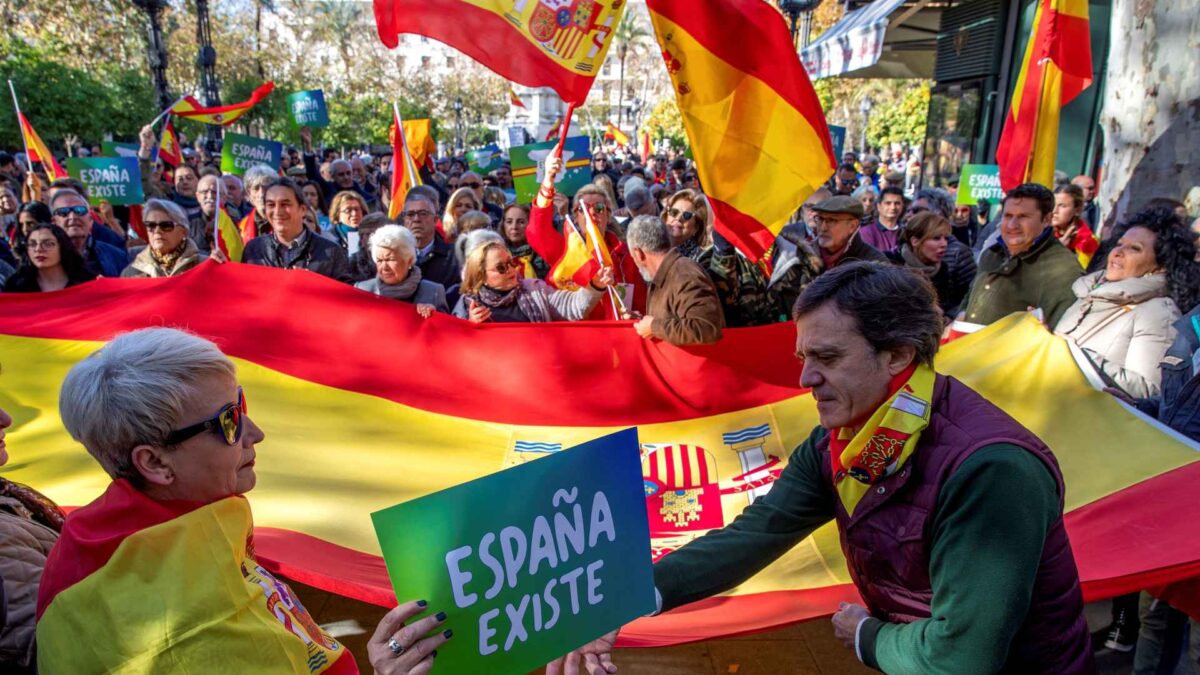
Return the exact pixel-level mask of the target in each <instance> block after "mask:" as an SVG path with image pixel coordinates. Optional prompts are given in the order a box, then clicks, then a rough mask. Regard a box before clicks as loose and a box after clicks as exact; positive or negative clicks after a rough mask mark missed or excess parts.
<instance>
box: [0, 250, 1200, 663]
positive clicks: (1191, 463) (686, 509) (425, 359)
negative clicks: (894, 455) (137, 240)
mask: <svg viewBox="0 0 1200 675" xmlns="http://www.w3.org/2000/svg"><path fill="white" fill-rule="evenodd" d="M214 299H219V302H215V301H214ZM281 299H286V301H281ZM378 300H379V299H378V298H376V297H374V296H372V295H371V294H369V293H363V292H361V291H357V290H355V289H353V288H350V287H349V286H346V285H344V284H339V283H337V282H335V281H332V280H330V279H326V278H324V277H321V276H319V275H316V274H311V273H307V272H303V271H287V270H277V269H272V268H266V267H259V266H255V265H228V264H226V265H220V264H216V263H213V262H206V263H204V264H202V265H200V266H199V267H198V268H196V269H194V270H192V271H190V272H188V273H186V274H184V275H182V276H178V277H171V278H162V279H109V278H105V279H98V280H96V281H92V282H88V283H86V284H81V285H79V286H75V287H72V288H68V289H66V290H64V291H60V292H57V293H42V294H24V293H9V294H2V295H0V354H3V355H4V363H3V365H4V376H3V387H0V407H3V408H4V409H6V410H8V411H10V412H11V413H12V416H13V418H14V420H15V421H14V424H13V426H12V428H11V429H10V430H9V435H8V437H7V440H8V447H9V452H10V453H11V454H12V455H13V458H14V460H13V461H12V462H10V463H9V464H8V465H6V466H4V467H3V468H0V473H2V475H4V477H6V478H10V479H12V480H16V481H19V482H22V483H26V484H29V485H32V486H35V487H37V488H38V489H39V490H41V491H43V492H44V493H45V494H46V495H47V496H49V497H50V498H52V499H54V500H55V501H56V502H58V503H60V504H64V505H68V506H79V505H83V504H87V503H89V502H92V501H93V500H95V499H96V498H97V497H98V496H99V495H101V494H103V493H104V492H105V490H106V489H108V487H109V485H110V483H111V480H110V479H109V477H108V476H107V475H106V474H105V473H104V471H103V470H102V469H101V468H100V467H99V465H98V464H97V463H96V461H95V460H94V459H92V458H91V457H90V456H89V455H88V454H87V453H86V452H85V451H84V450H83V448H81V447H79V445H78V444H77V443H75V442H74V441H73V440H72V439H71V438H70V436H69V435H68V434H67V433H66V431H65V430H64V429H63V426H62V422H61V420H60V418H59V413H58V410H59V408H58V396H59V389H60V387H61V383H62V379H63V377H64V376H65V374H66V372H67V370H68V369H69V368H70V367H71V366H72V365H74V364H75V363H77V362H79V361H80V360H82V359H84V358H86V356H87V355H88V354H90V353H91V352H92V351H94V350H95V349H97V348H98V347H99V346H100V345H101V344H102V342H103V341H105V340H108V339H110V338H111V337H112V336H113V335H115V334H116V333H119V332H122V331H128V330H134V329H137V328H143V327H146V326H164V325H165V326H185V327H187V328H188V329H189V330H191V331H194V332H196V333H198V334H200V335H202V336H204V337H206V338H209V339H212V340H215V341H216V342H217V343H218V344H219V345H220V346H221V348H222V349H223V350H224V351H225V352H226V353H227V354H229V355H230V356H231V358H232V359H233V360H234V362H235V364H236V365H237V370H238V380H239V383H240V384H241V385H242V386H243V388H244V390H245V392H246V397H247V399H248V400H249V401H250V411H251V415H252V417H253V418H254V421H255V423H256V424H258V425H259V426H261V427H262V428H263V429H264V430H265V431H266V440H264V441H263V442H262V443H260V444H259V445H258V448H257V460H256V462H257V469H256V470H257V474H258V487H257V488H256V489H255V490H254V491H252V492H250V493H249V494H248V495H247V498H248V499H249V501H250V503H251V504H252V505H253V509H254V516H255V524H256V525H257V527H256V528H255V530H254V541H255V552H256V553H255V558H256V560H257V561H258V562H259V563H260V564H261V566H262V567H264V568H266V569H267V570H269V571H270V572H271V573H272V574H277V573H284V574H286V575H287V576H288V577H289V578H291V579H295V580H296V581H299V582H301V583H305V584H309V585H313V586H317V587H319V588H322V589H326V590H330V591H333V592H336V593H339V594H342V595H346V596H349V597H353V598H357V599H360V600H364V601H367V602H372V603H375V604H378V605H381V606H391V603H393V602H394V601H395V597H394V595H393V593H392V590H391V585H390V584H389V582H388V577H387V571H386V569H385V567H384V564H383V560H382V559H381V557H380V549H379V543H378V540H377V539H376V537H375V533H374V531H373V529H372V527H371V521H370V518H368V517H367V516H368V514H370V513H372V512H373V511H377V510H379V509H381V508H385V507H387V506H391V505H393V504H395V503H397V502H401V501H407V500H410V499H413V498H416V497H418V496H421V495H424V494H429V493H432V492H435V491H437V490H441V489H443V488H447V487H450V486H452V485H458V484H460V483H464V482H466V481H469V480H472V479H474V478H478V477H480V476H484V475H487V474H490V473H493V472H495V471H498V470H500V469H502V468H504V467H506V466H512V465H514V464H519V463H522V462H527V461H536V458H537V457H541V456H544V454H545V451H546V450H547V449H551V450H553V449H556V448H569V447H571V446H573V445H576V444H578V443H581V442H584V441H586V440H590V439H593V438H596V437H599V436H601V435H604V434H608V433H611V432H612V431H614V430H617V429H622V428H628V427H630V426H637V427H638V434H639V437H640V439H641V443H642V449H643V451H644V453H645V458H644V460H643V463H642V477H643V480H644V481H645V482H646V486H647V489H648V492H647V513H648V517H649V519H650V536H651V544H652V551H653V554H654V555H655V557H661V556H664V555H670V554H671V552H672V551H674V550H676V549H678V548H679V547H681V546H683V545H684V544H686V543H687V542H689V541H691V540H693V539H695V538H696V537H699V536H702V535H703V534H704V533H705V532H707V531H708V530H710V529H712V528H714V527H720V526H722V525H724V524H727V523H729V522H731V521H732V520H733V519H734V518H736V517H737V515H738V514H739V513H741V512H742V510H743V509H744V508H745V507H746V506H747V505H749V504H750V503H751V501H752V500H754V499H755V498H756V497H757V496H758V495H760V494H762V493H764V492H766V491H768V490H770V489H771V486H772V484H773V482H774V481H775V479H776V477H778V475H779V472H780V471H781V470H782V469H783V467H784V466H785V465H786V463H787V460H788V457H789V454H790V452H791V451H792V450H793V449H794V448H796V447H797V446H798V445H799V444H800V443H801V442H802V441H803V440H804V439H805V438H806V437H807V436H808V435H809V433H810V432H811V431H812V429H813V428H814V427H815V426H816V425H817V420H818V416H817V410H816V404H815V402H814V400H813V398H812V396H811V395H810V394H809V392H807V391H806V390H803V389H801V388H799V386H798V381H799V373H800V365H799V363H798V362H797V361H796V360H795V359H794V358H792V357H791V354H792V352H793V351H794V349H795V339H796V330H795V327H794V326H793V325H792V324H788V323H781V324H775V325H771V326H761V327H756V328H745V329H735V330H728V331H726V332H725V336H724V337H723V338H722V340H721V342H719V343H717V344H715V345H708V346H703V347H694V348H687V349H681V348H678V347H674V346H672V345H669V344H666V343H662V342H656V341H652V342H647V341H645V340H642V339H641V338H639V337H638V336H637V335H636V334H635V333H634V332H633V331H632V330H630V329H629V326H628V325H627V324H615V323H586V322H583V323H579V322H576V323H562V324H542V325H538V326H534V325H532V324H505V325H495V326H489V325H484V326H476V325H473V324H470V323H468V322H466V321H462V320H459V319H455V318H453V317H450V316H447V315H442V314H434V315H433V316H431V317H430V318H428V319H422V318H421V317H420V316H419V315H418V314H417V313H416V311H415V310H414V309H413V307H412V306H411V305H408V304H405V303H399V302H393V303H384V302H379V301H378ZM63 317H70V320H69V321H64V320H63ZM381 327H386V330H381ZM347 344H354V345H355V346H356V348H355V349H352V350H347V349H345V345H347ZM380 354H387V355H388V358H386V359H383V360H381V359H379V358H378V355H380ZM1084 361H1085V362H1084V363H1083V364H1080V365H1077V363H1078V362H1077V360H1076V359H1075V358H1074V357H1073V355H1072V352H1071V350H1070V347H1069V346H1068V344H1067V343H1066V342H1065V341H1063V340H1062V339H1061V338H1059V337H1056V336H1054V335H1052V334H1051V333H1049V332H1048V331H1046V330H1045V328H1043V327H1042V326H1041V325H1040V324H1039V323H1038V322H1037V320H1036V319H1034V318H1032V317H1030V316H1028V315H1015V316H1013V317H1009V318H1008V319H1005V320H1003V321H1000V322H997V323H995V324H993V325H991V326H989V327H987V328H985V329H983V330H981V331H979V332H977V333H974V334H971V335H967V336H965V337H961V338H959V339H958V340H956V341H954V342H951V343H950V344H948V345H946V346H945V347H944V348H943V349H942V351H941V352H940V353H939V354H938V356H937V361H936V366H937V369H938V371H939V372H942V373H945V374H949V375H953V376H955V377H957V378H959V379H960V380H963V381H964V382H965V383H966V384H967V385H969V386H970V387H972V388H973V389H975V390H976V391H978V392H980V393H981V394H983V395H984V396H985V397H986V398H988V399H989V400H991V401H992V402H994V403H995V404H997V405H998V406H1000V407H1001V408H1003V409H1004V410H1005V411H1007V412H1008V413H1009V414H1011V415H1012V416H1013V417H1015V418H1016V419H1017V420H1018V421H1019V422H1021V423H1022V424H1024V425H1025V426H1026V427H1028V428H1030V429H1031V430H1033V431H1034V432H1036V433H1037V434H1038V435H1039V436H1040V437H1041V438H1042V439H1043V440H1044V441H1045V442H1046V443H1047V444H1048V445H1049V446H1050V447H1051V448H1052V449H1053V450H1054V452H1055V455H1056V456H1057V458H1058V461H1059V464H1060V466H1061V467H1062V472H1063V476H1064V478H1065V481H1066V490H1067V491H1066V495H1065V507H1064V508H1065V512H1066V515H1065V520H1066V527H1067V529H1068V532H1069V535H1070V539H1071V545H1072V548H1073V551H1074V554H1075V558H1076V560H1077V562H1078V566H1079V573H1080V576H1081V579H1082V581H1083V591H1084V595H1085V598H1086V599H1087V600H1089V601H1092V600H1096V599H1102V598H1106V597H1111V596H1113V595H1117V594H1122V593H1128V592H1131V591H1135V590H1138V589H1140V588H1143V587H1147V586H1153V585H1162V584H1168V583H1170V582H1173V581H1178V580H1180V579H1185V578H1191V577H1195V576H1197V575H1198V574H1200V538H1198V537H1196V536H1195V529H1194V528H1192V527H1188V526H1183V525H1181V524H1186V523H1195V522H1198V521H1200V500H1197V499H1196V498H1195V486H1196V485H1197V484H1200V452H1197V446H1196V445H1195V444H1190V443H1188V442H1186V441H1183V440H1181V439H1180V437H1179V436H1177V435H1172V434H1169V433H1166V432H1164V431H1162V429H1161V427H1158V426H1157V425H1156V423H1154V422H1151V421H1147V420H1145V419H1143V418H1140V417H1138V416H1136V415H1135V414H1134V413H1133V412H1130V411H1129V410H1127V409H1126V408H1125V407H1123V406H1122V404H1120V403H1119V402H1117V401H1116V400H1115V399H1114V398H1112V397H1111V396H1109V395H1107V394H1105V393H1103V392H1101V391H1098V390H1097V389H1096V388H1094V387H1093V385H1091V384H1089V381H1088V380H1087V379H1086V378H1085V372H1084V371H1083V370H1081V368H1082V367H1084V366H1086V365H1087V364H1086V359H1085V360H1084ZM418 363H419V364H421V367H420V368H414V367H413V364H418ZM430 372H437V373H438V377H428V375H427V374H428V373H430ZM514 372H520V373H523V374H527V377H524V378H523V380H522V384H523V386H524V390H526V391H537V392H538V395H537V396H515V395H513V386H512V382H513V378H512V373H514ZM581 382H583V383H586V387H587V391H588V403H587V405H580V403H579V401H580V391H581V389H580V386H581V385H580V383H581ZM397 430H403V431H402V433H397ZM1130 448H1136V449H1137V451H1136V452H1130ZM520 497H521V495H519V494H517V495H497V496H496V498H497V499H519V498H520ZM693 497H694V498H695V499H694V500H693V499H692V498H693ZM239 517H240V516H239ZM158 522H161V523H168V522H169V521H167V520H166V519H160V520H159V521H158ZM143 529H144V528H143ZM1131 533H1134V534H1136V536H1130V535H1131ZM218 541H222V542H224V541H225V540H224V539H219V540H218ZM1145 542H1154V545H1153V546H1147V545H1146V544H1145ZM417 545H419V542H418V543H417ZM168 550H172V549H168ZM174 555H175V553H174V552H173V553H172V556H174ZM172 559H175V558H174V557H173V558H172ZM99 568H100V566H98V565H93V566H92V567H91V568H90V569H99ZM139 569H140V568H139ZM164 573H165V572H164ZM198 573H202V574H206V575H207V574H209V572H208V571H207V570H205V569H201V570H198ZM148 574H151V575H156V574H159V572H157V571H156V568H150V569H149V571H148ZM152 578H158V577H152ZM205 578H206V579H207V577H205ZM188 581H189V583H190V584H195V583H199V580H193V579H188ZM233 581H234V582H237V583H240V580H237V579H234V580H233ZM176 582H177V579H176ZM185 585H186V584H179V583H175V587H173V588H172V589H171V592H172V593H182V592H184V591H185V590H186V589H182V588H181V587H182V586H185ZM59 597H60V598H61V597H63V596H61V595H60V596H59ZM172 597H174V596H172ZM141 599H142V601H143V602H147V603H149V602H158V601H159V597H158V595H157V594H156V593H143V594H142V597H141ZM855 599H856V596H855V592H854V587H853V586H852V585H851V580H850V576H849V573H848V571H847V568H846V563H845V560H844V558H843V556H842V553H841V547H840V545H839V542H838V534H837V530H836V527H835V526H834V525H833V524H832V523H831V524H830V525H829V526H827V527H824V528H822V529H821V530H818V531H817V532H816V533H814V535H813V536H812V537H811V538H810V539H808V540H806V541H805V542H804V543H803V544H801V545H799V546H797V547H795V548H794V549H792V550H791V551H789V552H788V553H787V554H785V555H784V556H783V557H782V558H780V559H779V560H777V561H776V562H774V563H772V564H771V565H769V566H767V567H766V568H764V569H763V570H762V571H760V572H758V573H757V574H755V575H754V576H753V577H751V578H750V579H748V580H747V581H745V582H744V583H743V584H741V585H740V586H738V587H736V588H734V589H732V590H731V591H729V592H728V593H725V594H723V595H721V596H719V597H714V598H710V599H708V600H704V601H701V602H698V603H695V604H694V605H692V606H690V607H686V608H682V609H681V610H679V611H673V612H668V613H666V614H664V615H661V616H656V617H652V618H647V619H640V620H638V621H636V622H634V623H633V624H632V625H630V626H629V627H628V628H626V629H623V630H622V632H621V641H622V643H623V644H629V645H642V646H653V645H664V644H673V643H679V642H688V641H693V640H699V639H705V638H712V637H717V636H722V635H732V634H739V633H746V632H751V631H756V630H762V629H766V628H770V627H774V626H780V625H784V624H787V623H792V622H795V621H800V620H803V619H810V618H814V617H818V616H822V615H827V614H829V613H831V612H833V611H835V610H836V608H837V605H838V602H839V601H853V600H855ZM54 602H57V601H56V600H54V601H51V603H50V609H49V610H47V613H46V614H45V615H44V616H43V621H44V620H46V619H47V618H50V616H51V612H53V611H54V606H53V603H54ZM76 606H77V607H80V606H83V605H76ZM181 606H182V605H181ZM89 616H92V615H90V614H86V613H84V614H81V615H80V618H79V619H78V620H79V621H84V620H87V618H88V617H89ZM453 621H454V617H453V615H452V616H451V619H450V622H451V623H450V624H449V625H448V627H450V628H453V627H455V626H454V625H453V623H452V622H453ZM122 628H124V627H122V626H120V625H119V624H118V625H117V628H114V630H121V629H122ZM39 637H40V636H39ZM147 639H148V638H147ZM59 644H61V643H59ZM214 672H216V671H214ZM221 672H239V671H236V670H232V669H225V670H223V671H221ZM246 672H249V671H246Z"/></svg>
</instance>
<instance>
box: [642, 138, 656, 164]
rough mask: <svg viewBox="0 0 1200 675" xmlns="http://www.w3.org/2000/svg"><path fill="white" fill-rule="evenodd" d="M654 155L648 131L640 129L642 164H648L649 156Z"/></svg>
mask: <svg viewBox="0 0 1200 675" xmlns="http://www.w3.org/2000/svg"><path fill="white" fill-rule="evenodd" d="M652 155H654V146H653V145H651V143H650V132H649V131H645V130H643V131H642V164H649V163H650V157H651V156H652Z"/></svg>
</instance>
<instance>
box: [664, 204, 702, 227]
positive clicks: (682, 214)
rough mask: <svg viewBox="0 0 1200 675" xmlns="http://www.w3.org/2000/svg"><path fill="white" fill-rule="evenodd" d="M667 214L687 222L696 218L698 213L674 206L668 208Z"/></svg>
mask: <svg viewBox="0 0 1200 675" xmlns="http://www.w3.org/2000/svg"><path fill="white" fill-rule="evenodd" d="M667 215H668V216H671V217H672V218H678V219H679V222H681V223H686V222H687V221H689V220H691V219H692V218H694V217H695V216H696V214H695V213H693V212H691V211H680V210H679V209H677V208H675V207H674V206H672V207H671V208H669V209H667Z"/></svg>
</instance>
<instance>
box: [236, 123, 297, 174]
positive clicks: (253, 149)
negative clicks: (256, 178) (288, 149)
mask: <svg viewBox="0 0 1200 675" xmlns="http://www.w3.org/2000/svg"><path fill="white" fill-rule="evenodd" d="M282 158H283V144H282V143H280V142H278V141H268V140H264V139H262V138H255V137H253V136H243V135H242V134H235V133H232V132H229V131H226V132H225V142H224V144H223V145H222V146H221V171H224V172H225V173H232V174H236V175H238V176H240V175H242V174H244V173H246V169H249V168H250V167H252V166H254V165H255V164H266V165H267V166H269V167H271V168H272V169H275V170H276V171H278V170H279V161H280V159H282Z"/></svg>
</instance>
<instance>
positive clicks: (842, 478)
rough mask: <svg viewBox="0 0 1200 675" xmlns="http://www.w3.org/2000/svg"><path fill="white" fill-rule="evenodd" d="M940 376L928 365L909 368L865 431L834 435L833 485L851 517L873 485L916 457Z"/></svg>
mask: <svg viewBox="0 0 1200 675" xmlns="http://www.w3.org/2000/svg"><path fill="white" fill-rule="evenodd" d="M936 377H937V374H936V373H934V371H933V368H930V367H929V366H924V365H921V366H918V365H915V364H914V365H912V366H909V367H908V368H906V369H905V370H904V371H903V372H901V373H900V374H899V375H897V376H896V377H894V378H892V382H891V387H890V391H891V394H890V395H889V396H888V399H887V400H886V401H884V403H883V405H881V406H879V409H878V410H876V411H875V413H874V414H873V415H871V417H870V419H868V420H867V423H866V424H864V425H863V427H862V429H859V430H858V432H857V433H855V432H854V431H853V430H851V429H849V428H846V427H839V428H837V429H834V430H833V432H832V433H831V434H830V437H829V452H830V466H831V467H832V468H833V483H834V485H835V486H836V488H837V491H838V496H839V497H840V498H841V500H842V505H843V506H844V507H845V508H846V512H847V513H849V514H850V515H854V508H855V507H856V506H858V503H859V501H861V500H862V498H863V497H864V496H865V495H866V494H867V491H868V490H870V489H871V486H872V485H874V484H875V483H878V482H879V481H881V480H883V479H884V478H887V477H888V476H890V475H892V474H894V473H896V472H897V471H899V470H900V467H902V466H904V463H905V462H906V461H908V458H909V457H911V456H912V453H913V450H915V449H916V447H917V441H918V439H920V437H921V431H922V430H924V429H925V427H927V426H929V416H930V412H931V410H932V408H933V406H932V405H931V404H930V401H931V400H932V398H933V383H934V381H935V379H936ZM847 478H850V479H851V480H846V479H847Z"/></svg>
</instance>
